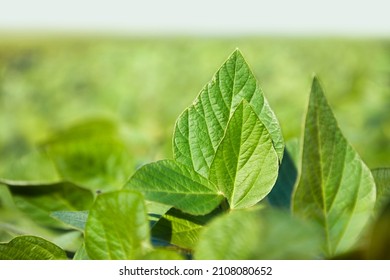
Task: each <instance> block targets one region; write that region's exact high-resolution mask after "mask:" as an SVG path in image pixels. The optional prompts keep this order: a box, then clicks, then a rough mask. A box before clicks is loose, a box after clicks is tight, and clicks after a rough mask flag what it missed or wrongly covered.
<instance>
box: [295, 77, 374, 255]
mask: <svg viewBox="0 0 390 280" xmlns="http://www.w3.org/2000/svg"><path fill="white" fill-rule="evenodd" d="M375 192H376V191H375V182H374V179H373V176H372V174H371V172H370V170H369V169H368V168H367V166H366V165H365V164H364V162H363V161H362V160H361V159H360V157H359V155H358V154H357V153H356V151H355V150H354V149H353V148H352V146H351V145H350V144H349V143H348V142H347V140H346V138H345V137H344V136H343V134H342V133H341V130H340V128H339V127H338V124H337V120H336V119H335V117H334V115H333V112H332V110H331V108H330V106H329V104H328V102H327V100H326V98H325V95H324V93H323V90H322V88H321V86H320V84H319V82H318V79H316V78H315V79H313V85H312V91H311V95H310V100H309V107H308V110H307V115H306V121H305V130H304V137H303V151H302V168H301V175H300V179H299V183H298V185H297V187H296V189H295V193H294V198H293V211H294V213H295V214H297V215H299V216H302V217H304V218H307V219H310V220H315V221H317V222H319V224H320V225H321V227H322V230H323V234H324V236H325V237H326V238H325V240H326V242H325V244H324V252H325V253H326V254H327V255H328V256H333V255H335V254H339V253H342V252H345V251H346V250H348V249H350V248H351V247H352V246H353V245H354V244H355V242H356V241H357V239H358V237H359V235H360V233H361V232H362V231H363V229H364V227H365V225H366V224H367V221H368V219H369V218H370V216H371V215H372V211H373V208H374V205H375Z"/></svg>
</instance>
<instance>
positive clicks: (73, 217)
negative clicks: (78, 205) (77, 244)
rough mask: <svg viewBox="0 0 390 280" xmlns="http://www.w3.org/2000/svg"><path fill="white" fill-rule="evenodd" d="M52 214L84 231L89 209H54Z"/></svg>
mask: <svg viewBox="0 0 390 280" xmlns="http://www.w3.org/2000/svg"><path fill="white" fill-rule="evenodd" d="M50 216H51V217H53V218H55V219H57V220H59V221H61V222H63V223H65V224H68V225H70V226H72V227H74V228H75V229H78V230H80V231H82V232H84V229H85V224H86V222H87V219H88V211H54V212H52V213H51V215H50Z"/></svg>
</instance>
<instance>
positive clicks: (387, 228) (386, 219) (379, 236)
mask: <svg viewBox="0 0 390 280" xmlns="http://www.w3.org/2000/svg"><path fill="white" fill-rule="evenodd" d="M382 208H383V209H382V212H381V214H380V215H379V217H378V218H377V220H376V222H375V224H374V225H373V227H372V229H371V236H370V239H369V243H368V249H367V254H366V257H367V258H368V259H373V260H390V251H389V248H390V200H388V201H387V204H384V205H382Z"/></svg>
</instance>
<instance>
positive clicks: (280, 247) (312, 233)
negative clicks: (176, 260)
mask: <svg viewBox="0 0 390 280" xmlns="http://www.w3.org/2000/svg"><path fill="white" fill-rule="evenodd" d="M320 241H321V239H320V234H319V233H318V232H317V230H316V228H315V227H314V226H313V225H311V224H307V223H303V222H302V221H300V220H297V219H295V218H292V217H291V216H290V214H289V213H286V212H279V211H264V210H255V211H254V210H247V209H245V210H237V211H233V212H230V213H228V214H225V215H223V216H220V217H217V218H215V219H214V220H213V221H212V222H211V223H210V224H208V225H207V226H206V227H205V228H204V229H203V231H202V232H201V234H200V237H199V242H198V244H197V246H196V247H195V258H196V259H198V260H199V259H207V260H250V259H312V258H315V257H317V256H318V255H319V252H320V244H321V242H320Z"/></svg>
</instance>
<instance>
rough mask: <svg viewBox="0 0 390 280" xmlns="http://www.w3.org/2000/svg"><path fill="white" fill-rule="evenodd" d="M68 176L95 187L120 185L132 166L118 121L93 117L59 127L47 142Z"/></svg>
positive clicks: (61, 169) (64, 175) (55, 161)
mask: <svg viewBox="0 0 390 280" xmlns="http://www.w3.org/2000/svg"><path fill="white" fill-rule="evenodd" d="M44 148H45V150H46V151H47V152H48V154H49V155H50V157H51V158H52V159H53V161H54V163H55V165H56V167H57V169H58V172H59V173H60V174H61V177H62V178H64V179H65V180H68V181H71V182H75V183H77V184H80V185H83V186H86V187H88V188H90V189H93V190H105V191H108V190H115V189H120V188H121V187H122V186H123V184H124V183H125V182H126V179H127V178H128V174H130V172H131V170H132V169H133V162H132V156H131V155H130V153H129V151H128V149H127V147H126V146H125V144H124V142H123V140H122V139H121V138H120V136H119V132H118V129H117V127H116V126H115V124H113V123H111V122H109V121H107V120H90V121H85V122H83V123H80V124H77V125H75V126H73V127H70V128H68V129H67V130H63V131H59V132H58V133H57V134H55V135H53V136H52V138H51V139H49V140H48V141H47V142H46V143H45V144H44Z"/></svg>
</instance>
